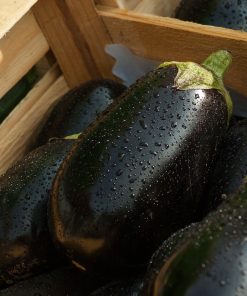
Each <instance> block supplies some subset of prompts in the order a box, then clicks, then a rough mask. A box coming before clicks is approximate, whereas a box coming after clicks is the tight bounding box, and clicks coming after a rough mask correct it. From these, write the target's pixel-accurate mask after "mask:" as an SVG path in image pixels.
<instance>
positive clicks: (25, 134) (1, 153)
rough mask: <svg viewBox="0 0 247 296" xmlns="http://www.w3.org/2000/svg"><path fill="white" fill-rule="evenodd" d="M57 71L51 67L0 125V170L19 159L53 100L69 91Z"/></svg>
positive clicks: (26, 149)
mask: <svg viewBox="0 0 247 296" xmlns="http://www.w3.org/2000/svg"><path fill="white" fill-rule="evenodd" d="M59 75H60V71H59V70H58V68H57V67H53V68H52V69H51V70H50V71H49V72H48V73H47V74H46V75H45V76H44V77H43V78H42V79H41V80H40V81H39V82H38V83H37V85H36V86H35V87H34V88H33V89H32V90H31V91H30V92H29V93H28V95H27V96H26V98H25V99H24V100H23V101H22V102H21V103H20V104H19V105H18V107H16V108H15V109H14V110H13V111H12V113H11V114H10V116H8V117H7V119H6V120H5V121H4V122H3V123H2V124H1V125H0V174H2V173H4V172H5V171H6V170H7V169H8V168H9V167H10V166H11V165H12V164H14V163H15V162H16V161H17V160H19V159H21V158H22V157H23V155H24V154H25V153H26V152H27V151H28V149H29V147H30V145H31V144H32V142H33V138H34V137H35V135H36V133H37V130H39V127H40V124H41V122H42V121H43V120H44V117H45V116H47V114H48V111H49V110H50V109H51V107H52V106H53V105H54V103H55V102H56V101H57V100H58V99H59V98H60V97H61V95H63V94H64V93H65V92H66V91H68V86H67V83H66V82H65V79H64V77H63V76H59Z"/></svg>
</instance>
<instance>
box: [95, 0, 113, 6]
mask: <svg viewBox="0 0 247 296" xmlns="http://www.w3.org/2000/svg"><path fill="white" fill-rule="evenodd" d="M95 3H96V4H100V5H106V6H110V7H118V4H117V0H95Z"/></svg>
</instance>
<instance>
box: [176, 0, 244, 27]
mask: <svg viewBox="0 0 247 296" xmlns="http://www.w3.org/2000/svg"><path fill="white" fill-rule="evenodd" d="M175 17H176V18H178V19H181V20H185V21H192V22H196V23H200V24H205V25H213V26H219V27H225V28H230V29H236V30H243V31H247V1H246V0H182V1H181V3H180V5H179V6H178V8H177V10H176V13H175Z"/></svg>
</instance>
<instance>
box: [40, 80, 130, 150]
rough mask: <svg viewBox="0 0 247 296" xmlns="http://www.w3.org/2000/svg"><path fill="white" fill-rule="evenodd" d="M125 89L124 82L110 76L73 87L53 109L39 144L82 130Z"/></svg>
mask: <svg viewBox="0 0 247 296" xmlns="http://www.w3.org/2000/svg"><path fill="white" fill-rule="evenodd" d="M125 89H126V87H125V86H123V85H122V84H120V83H118V82H115V81H112V80H107V79H104V80H92V81H89V82H86V83H84V84H82V85H81V86H79V87H76V88H73V89H72V90H70V91H69V92H68V93H66V94H65V95H64V96H63V97H62V98H61V100H60V101H59V102H58V104H57V105H56V106H55V108H54V109H53V111H52V113H51V115H50V116H49V118H48V119H47V121H46V123H45V125H44V127H43V128H42V130H41V132H40V134H39V136H38V138H37V141H36V145H37V146H39V145H43V144H45V143H46V142H47V141H48V140H49V139H50V138H54V137H57V138H63V137H66V136H70V135H74V134H78V133H80V132H81V131H82V130H84V129H85V128H86V127H87V126H88V125H89V124H90V123H92V122H93V121H94V120H95V119H96V118H97V116H98V115H99V114H100V113H101V112H103V111H104V110H105V109H106V108H107V107H108V106H109V105H110V104H111V103H112V102H113V100H114V99H115V98H116V97H118V96H119V95H120V94H121V93H122V92H123V91H124V90H125Z"/></svg>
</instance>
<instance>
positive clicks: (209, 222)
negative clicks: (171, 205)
mask: <svg viewBox="0 0 247 296" xmlns="http://www.w3.org/2000/svg"><path fill="white" fill-rule="evenodd" d="M246 226H247V183H246V181H245V183H244V185H243V189H241V190H240V191H239V192H238V193H235V195H234V196H231V198H229V200H228V201H227V202H224V203H223V204H222V205H221V206H219V208H218V210H217V211H215V212H212V213H211V214H210V215H209V216H208V217H206V218H205V219H204V220H203V221H202V222H200V223H198V224H195V225H193V226H191V228H188V229H187V230H185V231H184V232H181V231H180V233H177V234H176V235H173V236H172V237H171V238H169V239H168V240H167V241H165V243H164V244H163V245H162V246H161V248H160V249H159V250H158V251H157V252H156V254H155V255H154V256H153V258H152V263H151V264H150V266H149V269H148V272H147V275H146V277H145V278H144V288H143V290H142V292H141V293H140V296H144V295H145V296H158V295H159V296H162V295H164V296H165V295H173V296H197V295H203V296H213V295H217V296H236V295H241V296H242V295H246V291H247V261H246V258H247V243H246Z"/></svg>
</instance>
